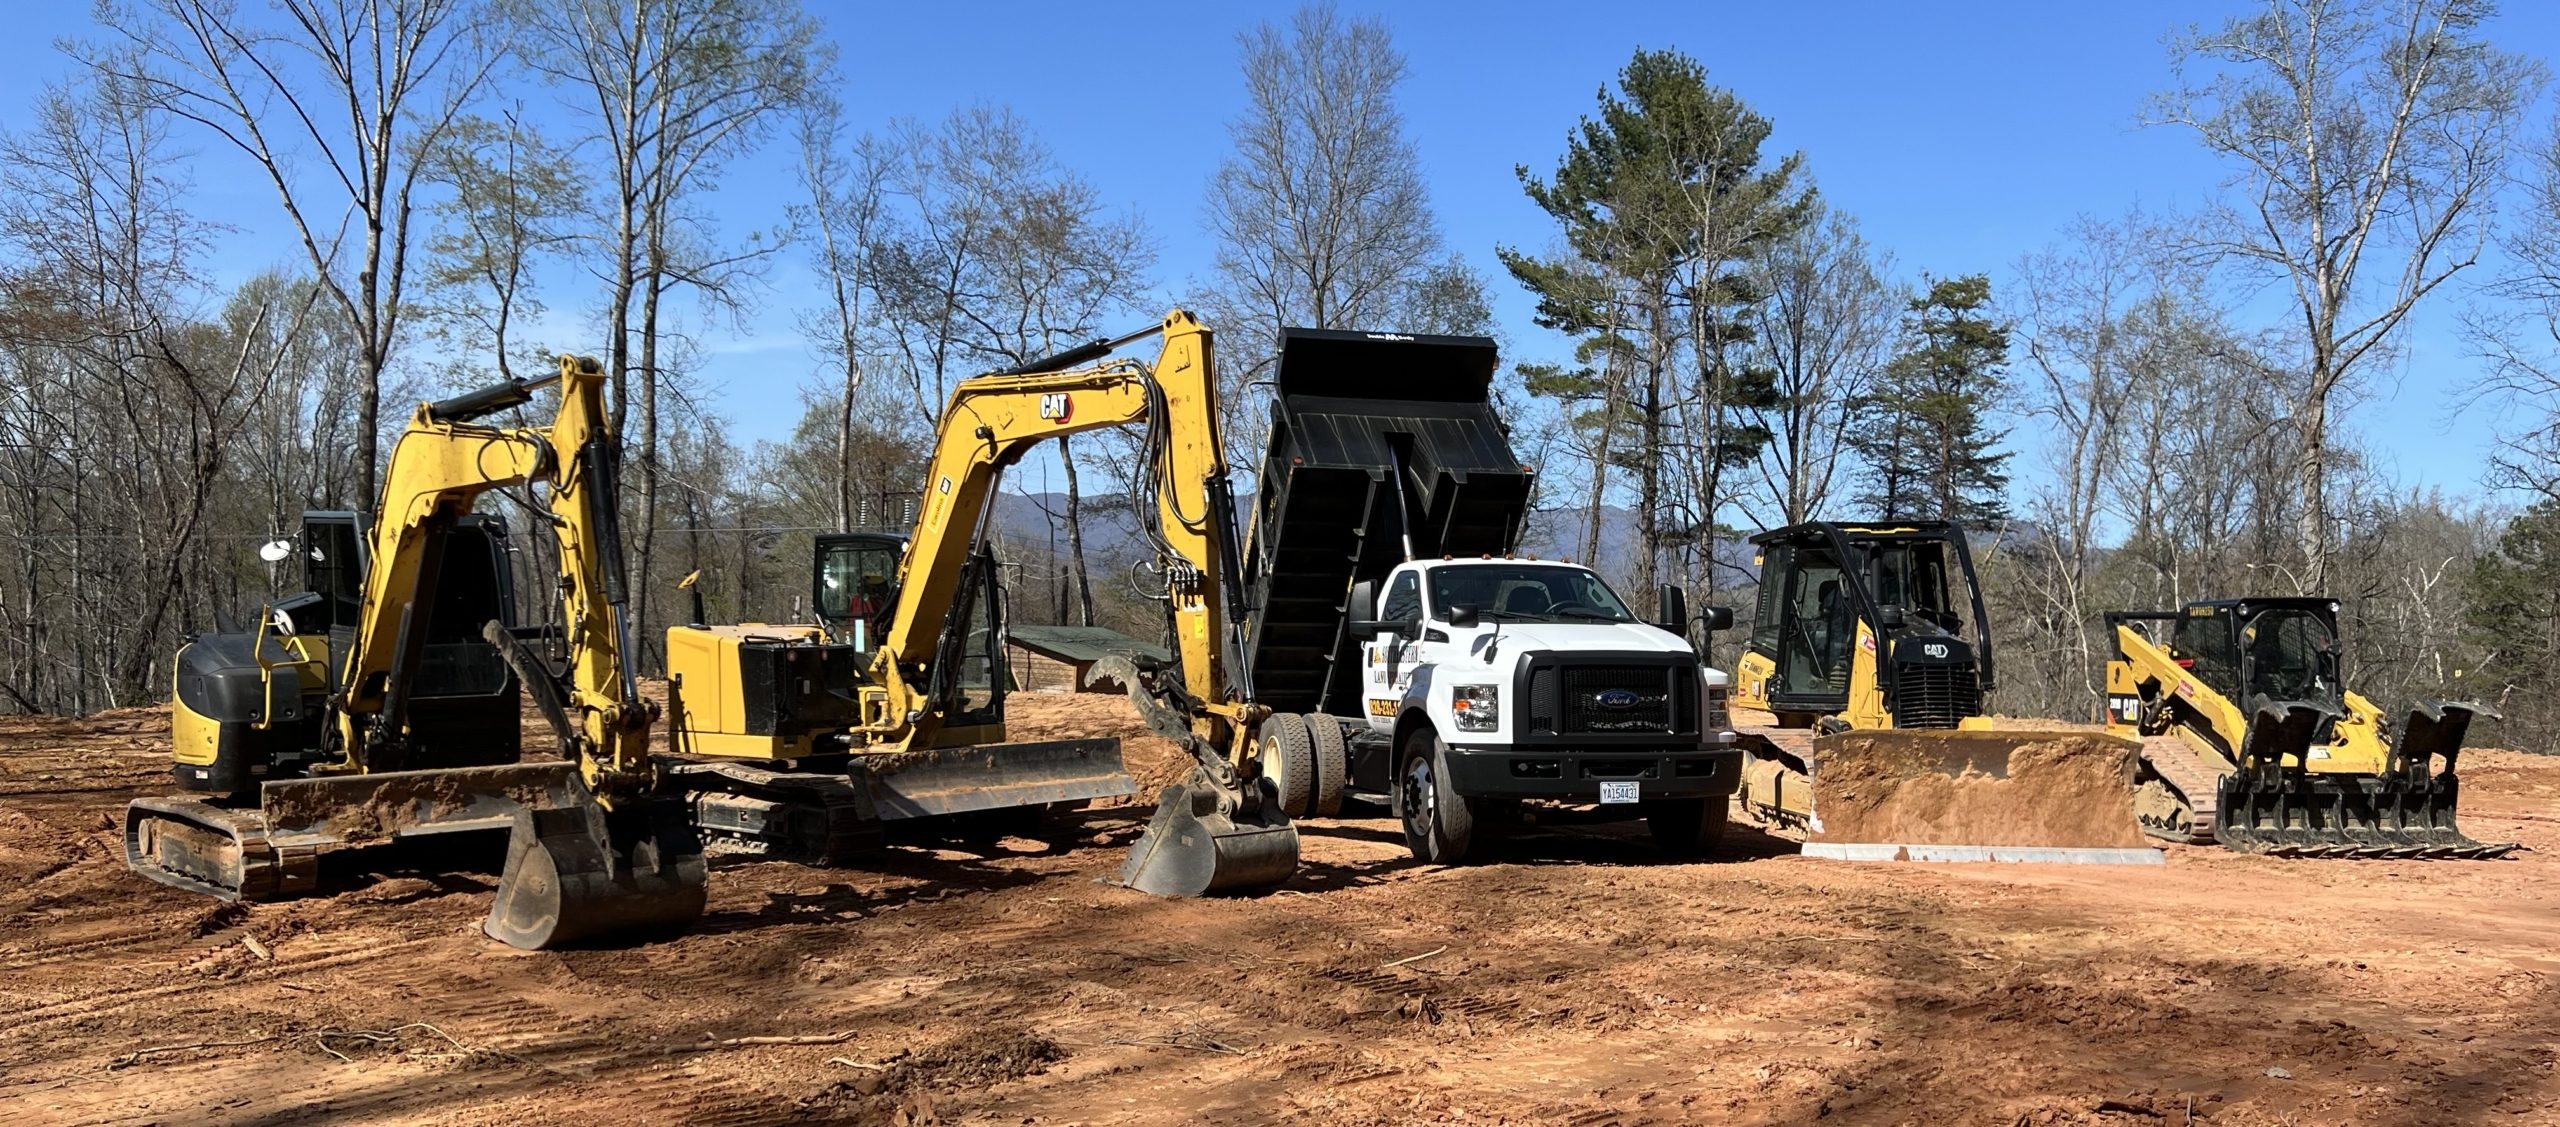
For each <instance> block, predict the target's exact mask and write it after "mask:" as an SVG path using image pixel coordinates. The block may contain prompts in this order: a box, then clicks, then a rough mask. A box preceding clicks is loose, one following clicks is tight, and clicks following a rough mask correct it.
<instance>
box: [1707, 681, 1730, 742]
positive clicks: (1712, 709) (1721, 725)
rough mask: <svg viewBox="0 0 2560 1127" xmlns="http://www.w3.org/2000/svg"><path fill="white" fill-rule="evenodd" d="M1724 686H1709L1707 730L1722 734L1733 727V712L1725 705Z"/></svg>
mask: <svg viewBox="0 0 2560 1127" xmlns="http://www.w3.org/2000/svg"><path fill="white" fill-rule="evenodd" d="M1725 696H1726V691H1725V687H1724V686H1722V685H1709V686H1707V730H1708V731H1710V732H1721V731H1725V730H1727V729H1729V728H1731V727H1733V712H1732V710H1731V709H1730V708H1728V707H1727V706H1726V704H1725Z"/></svg>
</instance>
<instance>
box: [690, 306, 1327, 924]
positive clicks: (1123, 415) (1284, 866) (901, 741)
mask: <svg viewBox="0 0 2560 1127" xmlns="http://www.w3.org/2000/svg"><path fill="white" fill-rule="evenodd" d="M1159 335H1160V336H1161V337H1162V338H1163V349H1162V352H1161V354H1160V355H1159V356H1158V357H1157V358H1156V359H1155V361H1154V362H1153V363H1148V362H1145V361H1142V360H1137V359H1133V358H1121V359H1116V360H1113V359H1107V358H1109V357H1110V356H1111V355H1112V354H1113V353H1114V352H1116V351H1118V350H1119V349H1120V348H1121V347H1123V346H1125V345H1127V344H1130V343H1132V342H1134V341H1137V340H1140V339H1143V338H1145V337H1148V336H1159ZM1217 388H1218V383H1217V375H1216V372H1215V370H1214V369H1213V367H1212V366H1211V348H1210V334H1209V331H1208V330H1207V329H1205V328H1203V327H1202V326H1201V325H1200V323H1199V322H1198V321H1196V320H1194V319H1193V318H1192V317H1191V315H1190V314H1188V313H1184V312H1182V311H1179V310H1176V311H1174V312H1172V313H1170V314H1168V315H1167V316H1166V317H1165V319H1164V320H1163V322H1162V323H1160V324H1158V325H1156V326H1152V327H1150V328H1148V329H1147V330H1145V331H1143V332H1139V333H1133V334H1131V335H1129V336H1126V337H1122V338H1120V339H1118V340H1101V341H1095V342H1093V343H1092V344H1088V345H1085V346H1083V347H1080V348H1076V349H1073V350H1070V351H1068V352H1065V353H1062V354H1059V355H1056V356H1051V357H1047V358H1045V359H1041V360H1037V361H1033V362H1032V363H1029V364H1025V365H1022V366H1021V367H1018V368H1015V369H1011V370H1008V371H1003V372H996V373H992V374H989V375H984V376H978V377H975V378H972V379H968V380H963V381H961V383H960V384H959V385H958V386H957V387H956V388H954V389H953V392H952V397H951V403H950V405H949V406H948V407H947V408H945V410H944V411H943V414H942V420H941V426H940V429H939V433H938V435H937V437H936V441H935V444H934V451H933V456H932V460H931V461H930V463H929V464H928V466H927V468H926V478H925V484H926V488H925V490H924V500H923V504H922V506H921V508H920V510H919V512H918V516H917V521H916V527H915V530H914V532H913V534H912V535H911V536H910V537H909V538H908V540H907V542H906V544H905V545H904V547H903V550H902V551H901V552H900V553H899V554H898V555H897V556H896V560H895V563H896V567H895V577H894V579H893V580H892V581H891V582H889V583H888V584H887V585H886V586H885V588H884V586H883V585H882V584H880V583H878V582H877V581H876V580H877V578H878V577H880V576H882V575H883V574H884V571H883V564H884V563H885V562H886V553H887V552H888V551H889V550H890V545H891V544H892V543H894V540H893V538H888V537H874V538H873V539H872V540H870V541H862V540H859V539H856V540H851V541H847V542H845V543H844V544H842V545H840V546H839V547H840V548H841V552H840V553H839V554H838V555H837V556H830V555H828V554H827V553H826V552H825V551H824V547H825V546H823V545H822V551H821V560H820V564H819V571H818V582H819V589H818V590H816V591H813V596H815V598H816V609H817V611H818V617H819V619H820V621H819V622H818V623H816V624H808V625H766V624H758V623H749V624H745V625H736V626H679V627H675V628H672V629H670V630H669V631H668V634H667V668H668V673H669V679H670V682H671V688H670V691H669V700H670V713H671V715H670V721H669V731H670V735H671V736H672V738H673V743H674V750H675V752H676V754H677V756H678V758H679V760H680V762H678V763H676V764H674V765H672V766H671V767H670V770H669V784H670V786H671V787H674V788H676V789H678V790H681V791H683V792H684V793H685V795H686V799H687V802H688V803H689V804H690V806H691V808H692V811H693V818H694V822H695V825H696V826H697V827H698V828H699V830H700V832H701V833H702V834H703V835H704V836H705V837H706V838H709V839H712V840H714V841H716V842H720V843H723V844H724V845H726V846H729V847H742V848H748V849H753V850H756V851H761V852H768V853H772V854H775V855H781V856H790V857H796V858H799V859H804V860H813V861H817V862H820V863H828V864H833V863H841V862H842V861H845V860H848V859H850V857H851V856H852V855H853V854H854V853H856V852H858V851H859V850H861V849H862V848H864V847H865V846H866V845H867V844H868V842H869V841H871V840H875V839H876V837H877V835H878V833H879V828H880V826H881V825H882V824H883V823H887V822H893V821H896V820H899V819H904V818H919V817H929V816H937V815H949V814H966V813H974V812H984V811H996V810H1009V809H1029V808H1039V807H1045V806H1047V805H1049V804H1052V803H1062V802H1072V801H1077V800H1081V799H1090V798H1097V797H1104V796H1108V795H1115V794H1128V793H1130V792H1131V791H1132V790H1133V789H1134V784H1132V783H1131V782H1130V780H1129V778H1128V775H1127V773H1126V772H1125V770H1124V769H1123V765H1122V760H1121V756H1120V749H1119V743H1118V741H1117V740H1113V739H1084V740H1052V741H1041V742H1028V743H1024V742H1008V740H1007V736H1006V731H1005V727H1004V717H1003V709H1002V705H1003V693H1002V687H1003V686H1002V678H1001V676H995V675H988V674H990V673H991V672H992V669H991V667H992V668H1000V667H1001V656H1000V648H1001V647H1002V645H1003V644H1004V643H1003V634H1004V631H1003V626H1002V615H1001V608H1002V603H1003V600H1002V593H1001V591H1000V589H999V588H998V586H997V584H996V569H995V560H994V557H993V555H992V554H991V552H990V551H989V546H988V540H989V530H988V522H989V519H990V517H991V514H992V511H993V503H994V500H995V496H996V483H997V478H998V475H999V474H1000V473H1001V472H1002V471H1003V470H1004V469H1005V468H1006V467H1008V466H1011V465H1012V464H1014V463H1015V462H1017V461H1018V460H1020V459H1021V458H1022V456H1023V455H1024V454H1026V453H1028V452H1030V451H1031V450H1033V449H1035V448H1036V447H1038V446H1039V445H1040V444H1041V443H1043V442H1046V441H1048V440H1050V439H1054V438H1058V437H1061V436H1065V435H1072V434H1077V433H1081V432H1084V431H1088V430H1093V429H1096V428H1101V427H1111V426H1118V425H1122V424H1129V423H1136V424H1142V425H1143V427H1144V441H1143V449H1142V454H1141V456H1142V457H1143V458H1144V459H1145V473H1144V474H1143V486H1142V489H1143V495H1142V496H1141V497H1140V498H1139V504H1140V506H1141V512H1142V513H1144V512H1146V511H1148V510H1152V514H1153V516H1154V518H1155V519H1154V520H1152V521H1144V520H1142V521H1141V524H1142V526H1143V527H1144V528H1145V530H1146V532H1147V534H1148V537H1149V539H1150V541H1151V542H1152V545H1153V547H1154V548H1155V551H1156V556H1157V567H1156V570H1155V572H1154V574H1156V575H1158V576H1160V577H1161V579H1162V588H1161V590H1160V591H1158V592H1155V593H1156V594H1157V596H1158V597H1159V598H1160V599H1161V600H1162V601H1163V603H1164V605H1165V612H1166V614H1167V616H1168V618H1169V619H1170V625H1171V627H1172V629H1173V631H1174V633H1175V635H1176V636H1177V637H1178V638H1179V639H1180V645H1179V647H1178V651H1177V653H1176V655H1175V660H1174V662H1173V663H1172V664H1171V665H1169V666H1163V667H1156V666H1145V665H1142V664H1140V663H1139V662H1138V660H1137V659H1136V658H1134V657H1130V658H1125V659H1111V660H1107V661H1106V662H1104V663H1102V665H1103V667H1101V668H1097V669H1096V671H1095V672H1094V674H1093V675H1094V676H1096V677H1098V678H1099V677H1108V678H1110V679H1112V680H1115V681H1117V682H1118V683H1119V684H1122V685H1125V686H1127V687H1128V690H1129V694H1130V696H1131V697H1132V698H1133V700H1134V701H1135V702H1136V704H1137V706H1138V710H1139V712H1140V714H1141V715H1142V716H1143V717H1144V718H1145V719H1146V721H1147V723H1148V725H1149V727H1150V728H1152V729H1153V730H1155V731H1156V732H1158V733H1159V734H1161V735H1163V736H1165V737H1166V738H1167V739H1169V740H1171V741H1173V742H1174V743H1175V744H1176V745H1178V746H1180V747H1182V748H1183V749H1185V750H1186V751H1188V752H1190V753H1191V755H1192V757H1193V759H1194V760H1195V762H1194V765H1193V767H1192V769H1191V771H1190V773H1189V776H1188V778H1187V779H1186V780H1185V781H1184V782H1181V783H1177V784H1175V785H1173V786H1170V787H1167V788H1166V789H1165V790H1164V792H1163V793H1162V795H1160V796H1159V802H1158V806H1157V810H1156V813H1155V817H1154V820H1153V821H1152V822H1151V823H1150V825H1149V827H1148V829H1147V831H1146V833H1145V834H1144V835H1143V836H1142V837H1141V838H1140V839H1139V841H1138V843H1137V845H1136V846H1135V849H1134V851H1133V853H1132V856H1131V858H1130V860H1129V862H1128V864H1127V866H1126V867H1125V868H1124V870H1123V872H1122V879H1123V881H1124V882H1125V883H1127V884H1129V885H1130V886H1132V887H1135V888H1138V889H1141V890H1144V891H1148V892H1152V893H1156V894H1159V895H1200V894H1203V893H1207V892H1215V891H1224V890H1240V889H1249V888H1256V887H1263V886H1268V885H1271V884H1276V883H1278V882H1280V881H1282V880H1285V879H1286V878H1287V877H1288V876H1289V874H1290V873H1292V872H1294V871H1295V870H1296V868H1297V860H1298V837H1297V829H1296V828H1295V827H1294V826H1293V825H1291V824H1290V822H1289V819H1288V818H1287V816H1286V815H1285V814H1283V813H1282V812H1281V808H1280V803H1279V800H1278V796H1277V792H1276V791H1275V790H1274V789H1273V788H1272V785H1271V783H1270V781H1269V780H1267V779H1264V778H1262V777H1260V774H1259V770H1258V765H1257V764H1258V760H1257V759H1256V758H1255V757H1254V756H1253V755H1252V754H1251V750H1250V749H1252V748H1253V746H1254V734H1255V732H1256V730H1257V729H1258V727H1259V726H1260V724H1261V722H1262V721H1263V719H1264V718H1265V717H1266V716H1267V715H1268V714H1269V711H1270V710H1269V709H1267V708H1265V707H1264V706H1262V705H1260V704H1258V703H1256V702H1255V700H1254V696H1253V691H1252V687H1251V684H1250V682H1249V679H1248V678H1247V677H1246V676H1245V673H1244V668H1243V665H1242V663H1241V662H1240V661H1239V660H1238V659H1237V657H1236V654H1237V652H1238V651H1237V645H1236V643H1237V639H1236V636H1235V633H1236V627H1237V625H1238V624H1239V622H1240V620H1241V615H1240V614H1239V613H1238V611H1237V607H1236V605H1235V604H1236V601H1237V600H1238V598H1239V595H1240V591H1241V588H1240V587H1239V585H1238V583H1237V578H1236V576H1237V557H1236V551H1237V540H1236V535H1235V523H1234V522H1235V502H1234V498H1233V496H1232V494H1231V493H1230V490H1229V487H1228V483H1227V477H1226V468H1225V459H1224V456H1223V448H1222V446H1221V445H1220V442H1219V436H1218V406H1217ZM864 553H868V554H867V555H866V554H864ZM830 571H834V572H836V575H835V576H834V578H836V579H837V580H838V582H837V583H836V584H834V585H832V586H830V585H829V584H828V582H827V581H828V579H829V578H830V575H829V573H830ZM973 671H974V672H973Z"/></svg>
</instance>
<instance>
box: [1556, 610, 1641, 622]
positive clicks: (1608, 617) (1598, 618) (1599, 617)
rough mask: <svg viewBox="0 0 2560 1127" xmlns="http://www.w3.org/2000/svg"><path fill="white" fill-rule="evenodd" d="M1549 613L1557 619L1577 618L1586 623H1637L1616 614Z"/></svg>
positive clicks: (1590, 612) (1557, 611) (1577, 611)
mask: <svg viewBox="0 0 2560 1127" xmlns="http://www.w3.org/2000/svg"><path fill="white" fill-rule="evenodd" d="M1547 613H1548V614H1551V615H1554V616H1555V617H1557V618H1577V619H1583V620H1585V621H1590V622H1633V621H1635V620H1634V619H1632V618H1620V617H1619V616H1617V615H1614V614H1601V613H1599V612H1598V611H1588V610H1551V611H1548V612H1547Z"/></svg>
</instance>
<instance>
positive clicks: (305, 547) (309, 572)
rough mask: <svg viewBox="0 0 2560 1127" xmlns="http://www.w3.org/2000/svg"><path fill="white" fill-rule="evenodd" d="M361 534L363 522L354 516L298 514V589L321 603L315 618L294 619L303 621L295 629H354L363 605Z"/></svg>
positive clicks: (313, 631) (312, 631) (311, 631)
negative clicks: (299, 550) (299, 528)
mask: <svg viewBox="0 0 2560 1127" xmlns="http://www.w3.org/2000/svg"><path fill="white" fill-rule="evenodd" d="M364 531H365V530H364V518H363V517H361V516H359V515H357V514H355V513H343V512H341V513H319V512H313V513H304V514H302V544H301V550H302V586H303V589H304V590H306V591H310V592H311V593H313V594H316V595H318V596H320V600H321V601H320V606H319V608H318V615H317V617H314V616H313V615H312V614H310V613H309V612H306V613H304V614H302V615H300V616H297V617H298V618H300V619H305V620H307V621H298V622H297V623H296V624H295V629H297V630H300V631H302V632H303V633H306V634H326V633H328V632H329V631H330V630H331V629H332V628H337V629H351V628H352V627H353V626H354V625H355V621H356V615H357V614H358V613H359V611H360V610H361V609H362V607H363V605H364V569H365V559H364ZM349 636H350V637H352V634H350V635H349ZM333 648H334V647H333Z"/></svg>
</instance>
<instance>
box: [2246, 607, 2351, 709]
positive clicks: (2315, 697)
mask: <svg viewBox="0 0 2560 1127" xmlns="http://www.w3.org/2000/svg"><path fill="white" fill-rule="evenodd" d="M2240 639H2241V645H2242V647H2243V652H2244V653H2245V654H2246V655H2247V659H2248V660H2247V664H2246V665H2245V666H2244V667H2243V668H2244V669H2245V671H2246V674H2247V683H2246V684H2244V685H2242V686H2241V694H2240V699H2241V700H2243V701H2248V700H2254V699H2256V698H2257V697H2258V696H2259V695H2260V694H2264V695H2265V696H2266V697H2267V699H2269V700H2280V701H2291V700H2298V701H2309V702H2311V703H2313V704H2319V705H2326V706H2327V707H2329V708H2332V709H2336V708H2338V707H2340V706H2341V705H2342V704H2343V696H2344V694H2342V693H2341V692H2340V691H2339V684H2338V676H2337V653H2338V638H2337V633H2336V632H2335V631H2333V630H2331V629H2330V628H2329V624H2328V623H2327V622H2326V621H2323V620H2322V619H2321V617H2320V616H2319V615H2317V614H2314V613H2312V612H2311V611H2307V610H2294V609H2283V608H2280V609H2276V610H2270V611H2264V612H2261V613H2259V614H2257V615H2255V616H2253V617H2251V618H2250V619H2249V620H2248V624H2247V625H2245V626H2243V627H2241V630H2240Z"/></svg>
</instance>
